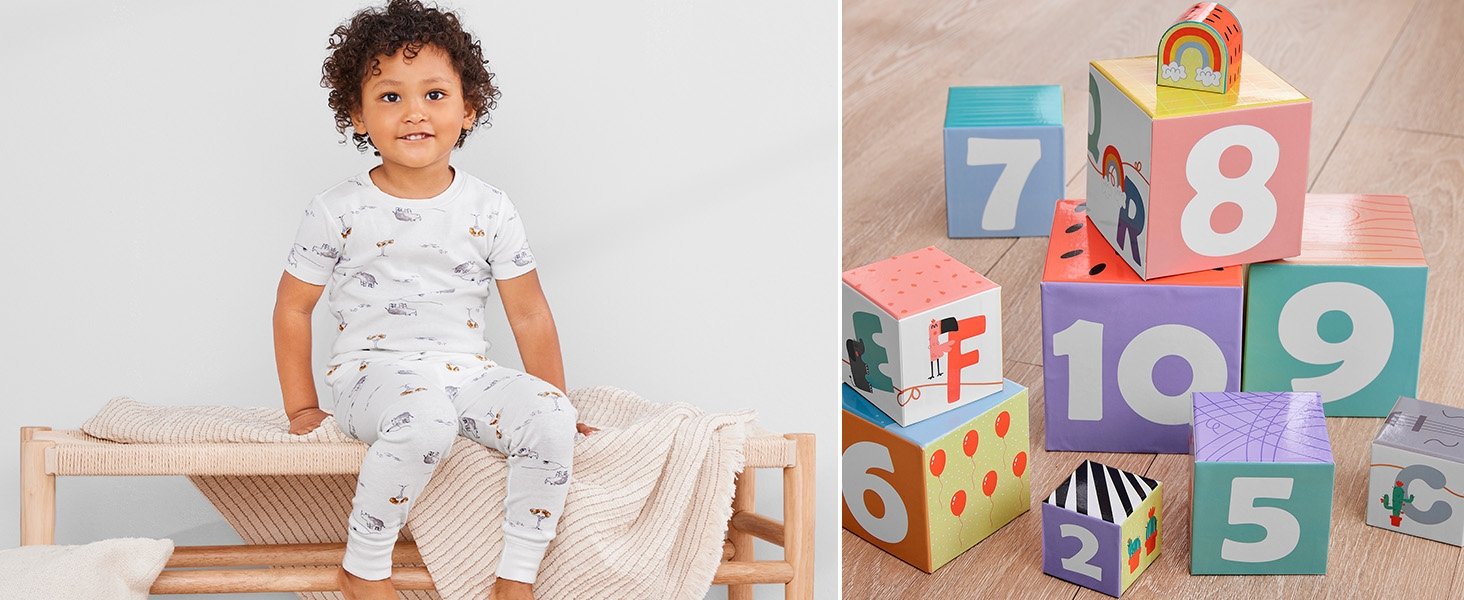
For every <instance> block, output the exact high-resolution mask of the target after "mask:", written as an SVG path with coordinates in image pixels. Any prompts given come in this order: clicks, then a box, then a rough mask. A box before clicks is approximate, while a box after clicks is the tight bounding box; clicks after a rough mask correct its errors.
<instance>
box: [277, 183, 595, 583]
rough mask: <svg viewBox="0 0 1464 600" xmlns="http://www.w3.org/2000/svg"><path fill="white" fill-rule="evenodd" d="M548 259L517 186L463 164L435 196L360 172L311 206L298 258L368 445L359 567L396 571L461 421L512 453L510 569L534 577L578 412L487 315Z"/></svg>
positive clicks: (340, 400)
mask: <svg viewBox="0 0 1464 600" xmlns="http://www.w3.org/2000/svg"><path fill="white" fill-rule="evenodd" d="M534 267H535V265H534V256H533V254H532V253H531V252H530V251H529V244H528V240H527V236H526V234H525V231H524V227H523V223H522V222H521V221H520V220H519V217H518V212H517V211H515V210H514V207H513V204H512V203H511V202H510V201H509V199H508V196H507V195H506V194H504V193H503V192H502V191H500V190H498V189H497V188H494V187H493V186H490V185H488V184H486V183H483V182H482V181H481V180H479V179H477V178H475V177H473V176H471V175H468V174H467V173H464V172H462V171H461V170H456V169H455V170H454V177H453V181H452V184H451V185H450V186H448V188H447V190H445V191H443V192H442V193H441V194H439V195H437V196H435V197H432V198H427V199H422V200H407V199H402V198H396V197H393V196H391V195H388V194H387V193H385V192H383V191H381V190H380V189H379V188H377V187H376V185H375V184H373V183H372V182H371V177H370V175H369V174H368V173H362V174H359V175H356V176H354V177H351V178H349V179H347V180H345V181H343V182H341V183H339V184H337V185H335V186H333V187H331V188H330V189H327V190H326V191H324V192H322V193H321V194H320V195H318V196H316V197H315V198H314V199H312V200H311V201H310V204H309V206H307V207H306V208H305V215H304V217H303V219H302V220H301V223H300V229H299V233H298V234H297V235H296V238H295V242H294V246H293V247H292V248H291V249H290V253H289V256H288V258H287V259H286V265H285V270H286V271H287V272H289V273H290V274H291V275H293V276H295V277H297V278H299V279H300V280H302V281H305V282H307V283H312V284H315V285H325V286H326V287H327V290H326V297H327V307H328V308H329V310H330V313H331V314H332V315H334V316H335V320H336V324H337V332H338V334H337V337H336V340H335V343H334V345H333V347H332V352H331V354H332V358H331V360H330V363H329V365H328V366H327V368H326V373H325V379H326V383H327V385H328V386H329V388H330V390H331V396H332V398H333V400H334V403H333V406H334V410H332V411H329V412H332V413H333V414H334V415H335V418H336V424H337V425H338V426H339V427H341V428H342V429H343V430H344V431H345V432H346V434H348V435H350V436H351V437H353V438H356V439H359V440H361V441H363V442H366V443H367V444H369V445H370V448H369V449H368V451H367V452H366V458H365V460H364V461H363V462H362V464H361V474H360V476H359V478H358V479H357V485H356V496H355V499H354V500H353V501H352V506H351V514H350V516H349V518H348V519H347V523H348V526H349V535H348V538H347V543H346V556H345V560H344V563H343V564H344V567H345V569H346V570H347V571H349V572H350V573H352V574H353V575H356V576H357V577H360V578H362V579H370V580H379V579H385V578H387V577H389V576H390V575H391V551H392V547H393V546H394V545H395V543H396V540H397V535H398V533H399V532H400V530H401V528H402V526H403V525H404V524H405V523H406V519H407V511H408V510H409V509H410V508H411V506H412V503H413V501H414V500H415V499H416V497H417V495H418V494H420V493H421V492H422V489H423V488H424V487H426V485H427V481H428V479H430V478H431V476H432V471H433V470H434V469H435V468H436V466H437V465H438V464H439V463H440V462H441V461H442V460H443V459H444V458H446V457H447V453H448V451H449V449H450V448H451V447H452V442H453V440H454V439H456V438H457V436H458V435H459V434H461V435H463V436H466V437H467V438H468V439H470V440H473V441H475V442H478V443H480V444H483V445H484V446H487V447H489V448H495V449H497V450H498V451H499V452H502V453H503V454H504V455H505V456H507V458H508V490H507V498H506V500H505V508H506V517H505V521H504V525H503V532H504V549H503V557H502V559H501V560H500V562H499V565H498V576H499V577H502V578H504V579H511V580H514V581H522V582H526V583H533V582H534V578H535V576H536V575H537V573H538V570H539V563H540V561H542V560H543V558H544V551H545V550H546V549H547V548H548V546H549V541H550V540H552V539H554V530H555V526H556V525H557V524H558V522H559V516H560V514H559V513H560V512H561V511H562V510H563V508H564V497H565V494H566V492H567V491H568V488H569V482H570V475H571V472H572V464H571V461H572V457H573V442H574V436H575V423H576V415H575V411H574V407H572V406H570V404H569V401H568V399H567V398H565V397H564V394H563V392H562V391H561V390H559V389H556V388H555V387H554V386H553V385H550V384H549V383H547V382H545V381H543V380H541V379H539V378H537V377H534V376H532V375H528V374H526V373H523V372H521V371H517V370H515V369H511V368H508V367H503V366H499V365H497V364H496V363H494V362H493V361H492V360H491V359H489V358H488V342H487V340H486V339H485V338H484V337H483V330H482V329H481V327H482V322H483V319H484V318H485V317H484V315H483V310H484V303H485V301H486V299H487V297H488V294H489V288H490V284H491V283H493V281H495V280H501V279H511V278H514V277H518V276H521V275H524V274H526V273H528V272H529V271H532V270H534ZM322 408H325V407H322Z"/></svg>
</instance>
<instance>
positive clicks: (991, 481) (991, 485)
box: [981, 471, 996, 498]
mask: <svg viewBox="0 0 1464 600" xmlns="http://www.w3.org/2000/svg"><path fill="white" fill-rule="evenodd" d="M981 493H983V494H986V497H987V498H990V497H991V495H992V494H994V493H996V471H987V472H986V476H985V477H982V478H981Z"/></svg>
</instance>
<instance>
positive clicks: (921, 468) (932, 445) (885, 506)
mask: <svg viewBox="0 0 1464 600" xmlns="http://www.w3.org/2000/svg"><path fill="white" fill-rule="evenodd" d="M842 387H843V394H844V400H843V404H844V423H843V425H844V433H843V456H842V460H841V462H842V464H843V487H844V490H843V492H844V493H843V498H844V501H843V507H844V508H843V517H844V528H845V529H848V530H849V531H850V532H852V533H854V534H855V535H857V536H859V537H862V538H864V539H865V540H867V541H868V542H869V543H871V544H874V545H875V546H878V547H879V548H880V549H882V550H884V551H885V552H889V553H890V554H893V555H895V556H896V557H898V558H900V560H903V561H905V562H908V563H910V564H912V565H914V566H915V567H917V568H919V569H921V570H923V571H925V572H927V573H933V572H935V570H936V569H939V568H940V567H941V565H944V564H946V563H948V562H950V561H951V559H953V558H955V557H956V556H959V555H960V554H961V553H962V552H965V551H966V550H967V549H969V548H971V547H972V546H975V545H976V543H977V542H980V541H981V540H983V539H985V538H986V536H989V535H991V534H992V533H993V532H995V531H996V530H997V529H1000V528H1001V527H1002V526H1003V525H1005V524H1007V523H1008V522H1010V521H1011V520H1012V519H1015V518H1016V517H1017V515H1020V514H1022V513H1024V512H1027V505H1028V502H1029V500H1030V499H1031V482H1030V479H1031V478H1029V477H1027V475H1029V474H1030V473H1029V465H1028V463H1027V461H1028V457H1029V455H1028V452H1029V451H1030V448H1029V446H1028V440H1029V438H1028V433H1027V389H1026V388H1024V387H1022V386H1020V385H1017V384H1015V383H1012V382H1011V381H1009V380H1004V381H1003V387H1002V390H1001V391H1000V392H997V393H996V394H992V395H990V396H987V397H985V398H982V399H980V400H977V401H975V402H973V403H970V404H967V405H964V406H962V407H960V408H957V409H955V410H951V411H949V412H945V413H942V414H940V415H937V416H935V417H932V418H929V419H926V420H924V421H921V422H919V423H916V424H914V425H912V426H909V427H902V426H900V425H899V424H898V423H896V422H895V421H894V420H893V419H891V418H890V417H889V416H888V415H886V414H885V413H884V412H883V411H881V410H880V409H879V408H877V407H875V406H874V405H873V404H871V403H870V402H869V401H868V400H866V399H864V397H863V396H860V395H859V393H858V392H856V391H854V389H853V388H851V387H849V386H847V385H845V386H842Z"/></svg>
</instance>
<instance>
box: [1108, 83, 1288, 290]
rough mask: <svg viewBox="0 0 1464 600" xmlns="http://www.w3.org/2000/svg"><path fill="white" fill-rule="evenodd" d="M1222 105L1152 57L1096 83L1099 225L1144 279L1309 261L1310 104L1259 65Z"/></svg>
mask: <svg viewBox="0 0 1464 600" xmlns="http://www.w3.org/2000/svg"><path fill="white" fill-rule="evenodd" d="M1242 61H1243V67H1242V69H1241V72H1242V73H1244V74H1245V75H1244V76H1243V77H1242V78H1241V79H1240V80H1239V81H1238V82H1234V83H1233V86H1232V87H1231V88H1230V89H1229V91H1227V92H1226V93H1224V94H1215V93H1211V92H1203V91H1198V90H1189V89H1180V88H1174V87H1167V86H1159V85H1157V84H1156V83H1155V77H1156V76H1155V70H1156V68H1157V66H1156V62H1155V58H1154V57H1152V56H1146V57H1135V58H1121V59H1113V60H1100V61H1094V62H1093V63H1091V65H1090V68H1089V72H1088V94H1089V105H1088V108H1089V114H1088V146H1087V150H1088V152H1087V154H1088V165H1089V168H1088V169H1087V172H1088V176H1087V182H1088V205H1089V208H1090V211H1089V217H1090V218H1091V219H1092V220H1093V224H1094V225H1095V226H1096V227H1097V228H1098V230H1099V231H1101V232H1102V233H1103V237H1104V238H1105V239H1107V240H1108V243H1109V244H1111V245H1112V246H1113V248H1114V250H1115V251H1117V252H1118V254H1119V256H1122V257H1123V259H1124V261H1125V262H1127V263H1128V264H1129V266H1131V267H1133V269H1134V271H1136V272H1138V274H1139V276H1140V277H1143V278H1144V279H1153V278H1155V277H1163V276H1167V275H1177V274H1180V273H1190V272H1195V271H1203V270H1205V269H1213V268H1216V267H1228V266H1235V265H1241V264H1248V263H1254V262H1261V261H1267V260H1274V259H1278V258H1288V257H1292V256H1296V255H1297V254H1299V253H1300V252H1301V216H1302V204H1303V201H1304V197H1305V194H1306V179H1307V151H1308V147H1309V146H1308V144H1309V142H1310V134H1311V110H1312V106H1311V100H1310V99H1308V98H1307V97H1306V96H1304V95H1302V93H1301V92H1299V91H1297V90H1296V89H1295V88H1293V87H1291V85H1290V84H1288V83H1286V81H1285V80H1283V79H1281V78H1280V77H1279V76H1277V75H1276V74H1275V73H1273V72H1271V71H1270V70H1269V69H1267V68H1266V67H1265V66H1263V65H1261V64H1260V63H1259V62H1257V61H1256V60H1255V59H1253V58H1251V57H1250V55H1244V56H1243V58H1242Z"/></svg>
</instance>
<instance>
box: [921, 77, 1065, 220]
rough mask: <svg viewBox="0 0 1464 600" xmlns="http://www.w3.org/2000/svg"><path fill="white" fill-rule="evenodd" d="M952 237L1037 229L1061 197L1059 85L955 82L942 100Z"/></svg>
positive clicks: (947, 215)
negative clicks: (989, 85)
mask: <svg viewBox="0 0 1464 600" xmlns="http://www.w3.org/2000/svg"><path fill="white" fill-rule="evenodd" d="M945 176H946V224H947V227H948V229H947V231H948V234H949V235H950V237H953V238H964V237H1013V236H1040V235H1044V234H1046V233H1047V228H1048V226H1049V225H1050V224H1051V223H1052V205H1053V203H1055V202H1057V199H1058V198H1061V197H1062V192H1063V183H1064V177H1065V171H1064V169H1063V153H1062V86H1057V85H1028V86H1009V87H953V88H951V89H950V95H949V96H948V98H947V100H946V121H945Z"/></svg>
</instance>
